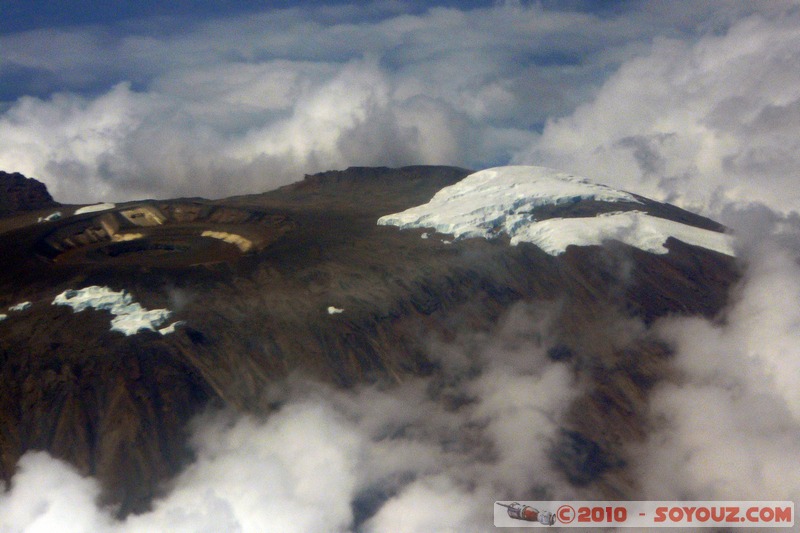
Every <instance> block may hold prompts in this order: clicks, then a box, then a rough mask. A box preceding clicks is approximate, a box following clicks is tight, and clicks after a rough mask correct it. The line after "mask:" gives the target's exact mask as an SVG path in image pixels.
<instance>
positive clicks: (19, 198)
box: [0, 171, 58, 217]
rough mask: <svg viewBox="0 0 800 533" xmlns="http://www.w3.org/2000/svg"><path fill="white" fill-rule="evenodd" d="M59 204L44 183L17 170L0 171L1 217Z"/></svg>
mask: <svg viewBox="0 0 800 533" xmlns="http://www.w3.org/2000/svg"><path fill="white" fill-rule="evenodd" d="M57 205H58V204H57V203H56V202H55V201H53V197H52V196H50V193H49V192H47V187H45V186H44V184H43V183H41V182H39V181H36V180H35V179H33V178H26V177H25V176H23V175H22V174H19V173H16V172H15V173H13V174H9V173H8V172H3V171H0V217H7V216H10V215H13V214H15V213H19V212H21V211H34V210H37V209H47V208H50V207H56V206H57Z"/></svg>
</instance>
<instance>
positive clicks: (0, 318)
mask: <svg viewBox="0 0 800 533" xmlns="http://www.w3.org/2000/svg"><path fill="white" fill-rule="evenodd" d="M6 318H8V315H4V314H2V313H0V322H2V321H3V320H5V319H6Z"/></svg>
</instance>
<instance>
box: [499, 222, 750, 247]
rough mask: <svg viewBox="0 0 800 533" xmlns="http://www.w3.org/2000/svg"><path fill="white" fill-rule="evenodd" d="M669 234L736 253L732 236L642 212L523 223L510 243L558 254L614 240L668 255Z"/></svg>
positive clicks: (689, 241) (688, 241) (695, 243)
mask: <svg viewBox="0 0 800 533" xmlns="http://www.w3.org/2000/svg"><path fill="white" fill-rule="evenodd" d="M669 237H674V238H676V239H678V240H679V241H683V242H685V243H686V244H691V245H694V246H699V247H701V248H706V249H708V250H713V251H715V252H719V253H722V254H725V255H731V256H733V255H735V252H734V250H733V243H732V239H731V237H730V235H726V234H724V233H719V232H716V231H710V230H706V229H701V228H696V227H694V226H688V225H686V224H681V223H680V222H675V221H672V220H667V219H664V218H658V217H654V216H650V215H648V214H647V213H642V212H641V211H627V212H624V213H606V214H602V215H598V216H596V217H591V218H551V219H548V220H542V221H540V222H531V223H529V224H526V225H522V226H520V227H519V228H518V229H517V231H515V232H514V233H513V234H512V235H511V244H512V245H517V244H519V243H520V242H530V243H533V244H535V245H536V246H538V247H539V248H541V249H542V250H544V251H545V252H547V253H548V254H550V255H559V254H562V253H564V252H565V251H566V249H567V246H569V245H571V244H574V245H576V246H592V245H601V244H603V241H606V240H610V239H613V240H617V241H621V242H624V243H625V244H628V245H630V246H634V247H636V248H639V249H640V250H644V251H645V252H651V253H654V254H665V253H667V252H669V250H668V249H667V247H666V246H665V243H666V241H667V239H668V238H669Z"/></svg>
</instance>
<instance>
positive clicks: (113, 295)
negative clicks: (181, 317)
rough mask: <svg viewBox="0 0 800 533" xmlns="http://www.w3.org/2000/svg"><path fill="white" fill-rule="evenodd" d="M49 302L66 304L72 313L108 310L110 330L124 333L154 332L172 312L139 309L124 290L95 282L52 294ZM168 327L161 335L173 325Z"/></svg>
mask: <svg viewBox="0 0 800 533" xmlns="http://www.w3.org/2000/svg"><path fill="white" fill-rule="evenodd" d="M53 305H68V306H70V307H72V310H73V311H74V312H75V313H78V312H80V311H84V310H86V309H98V310H105V311H109V312H110V313H111V314H112V315H114V318H113V319H112V320H111V331H119V332H121V333H124V334H125V335H134V334H136V333H138V332H139V331H141V330H143V329H145V330H150V331H156V328H158V326H160V325H161V324H163V323H164V322H166V321H167V319H168V318H169V317H170V315H172V311H170V310H168V309H154V310H152V311H149V310H147V309H145V308H143V307H142V306H141V305H140V304H139V303H137V302H134V301H133V297H131V295H130V294H129V293H128V292H127V291H124V290H122V291H113V290H111V289H109V288H108V287H100V286H97V285H92V286H91V287H86V288H83V289H69V290H66V291H64V292H62V293H61V294H59V295H58V296H56V297H55V299H54V300H53ZM174 325H175V324H172V326H174ZM170 327H171V326H170ZM170 327H166V328H163V330H165V332H163V333H162V335H166V334H167V333H172V332H174V331H175V328H174V327H171V329H170ZM159 331H161V330H159Z"/></svg>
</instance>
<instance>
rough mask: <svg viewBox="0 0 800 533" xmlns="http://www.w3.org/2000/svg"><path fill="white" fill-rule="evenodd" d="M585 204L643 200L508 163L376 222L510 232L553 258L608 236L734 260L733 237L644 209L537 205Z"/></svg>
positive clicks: (468, 232) (474, 233)
mask: <svg viewBox="0 0 800 533" xmlns="http://www.w3.org/2000/svg"><path fill="white" fill-rule="evenodd" d="M583 200H596V201H601V202H631V203H641V202H640V201H639V200H637V199H636V198H635V197H634V196H632V195H631V194H629V193H627V192H624V191H618V190H615V189H612V188H610V187H606V186H605V185H599V184H594V183H591V182H589V181H588V180H586V179H584V178H577V177H575V176H572V175H569V174H565V173H563V172H559V171H557V170H552V169H548V168H544V167H530V166H508V167H496V168H491V169H488V170H482V171H480V172H476V173H474V174H470V175H469V176H467V177H466V178H464V179H463V180H462V181H460V182H459V183H456V184H455V185H451V186H449V187H445V188H444V189H442V190H440V191H439V192H437V193H436V194H435V195H434V197H433V198H432V199H431V201H430V202H428V203H427V204H424V205H420V206H417V207H412V208H411V209H408V210H406V211H403V212H402V213H395V214H392V215H387V216H384V217H381V218H380V219H379V220H378V224H379V225H392V226H398V227H400V228H401V229H408V228H433V229H435V230H436V231H437V232H439V233H446V234H451V235H453V236H454V237H455V238H456V240H458V239H465V238H470V237H482V238H485V239H491V238H495V237H498V236H500V235H501V234H505V235H508V236H509V237H510V238H511V244H512V245H517V244H519V243H520V242H529V243H532V244H535V245H536V246H538V247H540V248H541V249H542V250H544V251H545V252H547V253H549V254H551V255H558V254H561V253H563V252H564V251H565V250H566V248H567V246H569V245H570V244H574V245H578V246H589V245H600V244H602V243H603V241H605V240H608V239H615V240H619V241H622V242H624V243H626V244H628V245H630V246H635V247H637V248H640V249H642V250H645V251H647V252H652V253H657V254H664V253H667V252H668V250H667V248H666V247H665V246H664V243H665V242H666V241H667V239H668V238H669V237H674V238H676V239H678V240H680V241H683V242H685V243H687V244H692V245H695V246H700V247H703V248H707V249H709V250H714V251H717V252H720V253H723V254H727V255H734V251H733V245H732V239H731V237H730V236H729V235H725V234H724V233H719V232H715V231H710V230H705V229H701V228H696V227H694V226H689V225H686V224H681V223H679V222H674V221H671V220H666V219H662V218H658V217H653V216H651V215H648V214H646V213H643V212H641V211H627V212H616V213H608V214H604V215H598V216H595V217H589V218H552V219H546V220H541V221H539V220H536V217H535V209H536V208H537V207H542V206H546V205H561V204H565V203H575V202H579V201H583ZM443 242H445V241H443ZM445 243H447V242H445Z"/></svg>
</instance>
